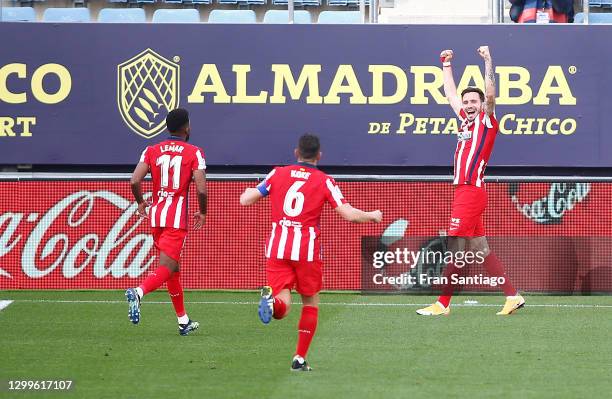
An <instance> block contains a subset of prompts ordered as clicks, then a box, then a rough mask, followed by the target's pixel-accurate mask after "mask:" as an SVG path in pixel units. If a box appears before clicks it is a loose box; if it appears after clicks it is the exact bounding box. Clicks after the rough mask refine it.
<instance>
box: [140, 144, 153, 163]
mask: <svg viewBox="0 0 612 399" xmlns="http://www.w3.org/2000/svg"><path fill="white" fill-rule="evenodd" d="M139 162H144V163H146V164H147V165H149V166H151V159H150V156H149V147H147V148H145V149H144V150H143V151H142V154H140V161H139Z"/></svg>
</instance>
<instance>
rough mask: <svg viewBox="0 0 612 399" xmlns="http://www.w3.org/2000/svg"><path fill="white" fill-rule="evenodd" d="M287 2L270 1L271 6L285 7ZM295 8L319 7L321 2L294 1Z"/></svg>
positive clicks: (317, 0) (282, 0)
mask: <svg viewBox="0 0 612 399" xmlns="http://www.w3.org/2000/svg"><path fill="white" fill-rule="evenodd" d="M287 3H288V2H287V0H272V4H273V5H275V6H286V5H287ZM293 5H294V6H295V7H304V6H314V7H319V6H320V5H321V0H295V1H294V2H293Z"/></svg>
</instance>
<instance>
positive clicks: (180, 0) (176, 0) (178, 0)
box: [164, 0, 183, 4]
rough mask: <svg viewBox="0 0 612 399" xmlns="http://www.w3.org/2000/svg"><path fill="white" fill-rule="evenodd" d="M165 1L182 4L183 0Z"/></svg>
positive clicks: (165, 0) (166, 1)
mask: <svg viewBox="0 0 612 399" xmlns="http://www.w3.org/2000/svg"><path fill="white" fill-rule="evenodd" d="M164 3H169V4H182V3H183V0H164Z"/></svg>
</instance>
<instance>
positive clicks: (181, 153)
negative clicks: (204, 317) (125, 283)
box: [125, 108, 208, 335]
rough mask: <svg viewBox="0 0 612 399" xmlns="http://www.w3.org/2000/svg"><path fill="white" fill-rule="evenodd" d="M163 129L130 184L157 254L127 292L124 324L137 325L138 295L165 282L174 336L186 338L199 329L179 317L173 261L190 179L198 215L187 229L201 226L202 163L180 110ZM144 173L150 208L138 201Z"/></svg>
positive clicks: (181, 303) (181, 232) (179, 296)
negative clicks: (175, 322)
mask: <svg viewBox="0 0 612 399" xmlns="http://www.w3.org/2000/svg"><path fill="white" fill-rule="evenodd" d="M166 126H167V128H168V131H169V132H170V136H169V137H167V138H166V139H165V140H164V141H162V142H161V143H159V144H155V145H152V146H149V147H147V148H145V150H144V151H143V152H142V155H141V157H140V162H139V163H138V165H136V169H135V170H134V173H133V174H132V179H131V186H132V193H133V194H134V198H135V199H136V202H137V203H138V210H137V213H138V215H139V216H140V217H144V218H148V219H149V220H150V221H151V232H152V234H153V240H154V242H155V247H156V248H157V249H158V250H159V266H158V267H157V269H155V271H153V272H152V273H151V274H149V276H148V277H147V278H145V280H144V281H143V282H142V283H141V284H140V286H138V287H136V288H129V289H128V290H127V291H126V292H125V296H126V298H127V301H128V316H129V318H130V321H131V322H132V323H134V324H138V322H139V321H140V302H141V301H142V298H143V296H145V295H147V294H148V293H150V292H153V291H155V290H156V289H158V288H159V287H161V286H162V284H164V283H166V284H167V286H168V294H170V299H171V300H172V305H173V306H174V310H175V311H176V316H177V318H178V330H179V334H180V335H188V334H189V333H190V332H192V331H194V330H196V329H197V328H198V327H199V326H200V324H199V323H198V322H197V321H193V320H191V319H190V318H189V317H188V316H187V313H185V304H184V301H183V287H182V286H181V272H180V271H179V261H180V257H181V250H182V249H183V245H184V243H185V237H186V236H187V229H188V228H189V226H188V225H189V220H188V214H187V200H188V195H187V194H188V190H189V185H190V183H191V180H192V179H193V180H194V181H195V185H196V191H197V197H198V204H199V211H198V212H196V213H195V214H194V216H193V218H194V225H193V229H194V230H198V229H200V228H201V227H202V226H203V225H204V223H205V222H206V206H207V202H208V195H207V190H206V173H205V169H206V162H205V161H204V154H203V152H202V150H201V149H200V148H198V147H196V146H194V145H191V144H188V143H187V141H189V136H190V132H191V128H190V126H189V113H188V112H187V111H186V110H184V109H182V108H177V109H175V110H173V111H171V112H170V113H169V114H168V116H167V117H166ZM148 172H151V178H152V180H153V203H152V204H149V203H148V202H147V201H145V200H144V198H143V196H142V180H143V179H144V178H145V176H146V175H147V173H148ZM149 206H150V209H149V212H148V215H147V208H148V207H149Z"/></svg>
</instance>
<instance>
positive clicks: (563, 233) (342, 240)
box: [0, 180, 612, 293]
mask: <svg viewBox="0 0 612 399" xmlns="http://www.w3.org/2000/svg"><path fill="white" fill-rule="evenodd" d="M254 184H255V182H254V181H209V196H210V200H209V215H208V218H207V224H206V226H205V228H204V229H202V230H200V231H197V232H190V233H189V235H188V237H187V241H186V245H185V248H184V250H183V254H182V262H181V270H182V278H183V285H184V287H185V288H188V289H252V288H257V287H259V286H261V285H263V284H264V283H265V273H264V264H265V259H264V245H265V242H266V239H267V236H268V233H269V228H270V221H269V216H268V214H269V204H268V203H267V201H266V200H263V201H261V202H260V203H258V204H257V205H255V206H252V207H248V208H246V207H242V206H241V205H240V204H239V200H238V199H239V196H240V193H241V192H242V191H243V190H244V188H245V187H247V186H252V185H254ZM339 185H340V188H341V190H342V191H343V193H344V195H345V197H346V198H347V199H348V200H349V202H351V203H352V204H353V205H354V206H357V207H360V208H363V209H367V210H371V209H381V210H382V211H383V213H384V220H383V223H381V224H378V225H354V224H350V223H348V222H345V221H343V220H342V219H341V218H340V217H339V216H337V215H335V214H334V212H333V210H331V209H329V208H328V209H326V210H325V212H324V215H323V217H322V221H321V225H322V232H323V237H322V242H323V256H324V261H325V274H324V289H327V290H358V289H360V288H361V284H362V281H361V277H362V276H361V266H362V259H361V256H362V252H361V239H362V237H364V236H381V235H382V234H383V232H384V231H385V230H386V229H387V228H388V227H389V226H390V225H392V224H393V223H397V221H398V220H401V221H405V225H406V226H407V227H406V228H405V229H404V231H402V234H404V235H405V236H406V237H407V238H409V237H430V239H431V240H436V239H439V237H440V236H444V234H445V231H446V228H447V225H448V219H449V214H450V205H451V200H452V190H453V189H452V186H451V185H450V184H449V183H443V182H401V181H380V182H378V181H376V182H374V181H368V182H355V181H344V182H342V181H340V182H339ZM145 188H148V187H145ZM487 190H488V193H489V205H488V208H487V211H486V214H485V228H486V232H487V236H488V237H489V242H490V246H491V248H492V250H493V251H495V252H496V253H497V255H498V257H499V258H500V259H501V260H502V262H504V263H505V265H506V268H507V274H508V275H509V277H510V278H512V280H513V282H514V285H515V286H517V287H518V288H519V289H521V290H525V291H547V292H548V291H550V292H584V293H588V292H612V255H611V251H610V248H612V246H611V244H612V211H611V209H612V183H489V184H488V186H487ZM0 197H1V198H2V202H1V204H0V289H118V288H125V287H130V286H134V285H135V284H136V283H137V282H139V281H140V280H141V279H142V278H143V277H144V276H145V275H146V273H147V272H148V271H149V270H151V269H152V268H154V267H156V262H157V251H156V249H155V247H154V246H153V240H152V237H151V236H150V234H149V228H148V225H147V222H146V221H143V220H140V219H138V218H137V217H136V216H135V210H136V207H135V204H134V203H133V201H132V199H131V194H130V188H129V183H128V182H127V181H124V180H116V181H90V180H83V181H58V180H45V181H20V182H1V183H0ZM190 205H191V209H193V210H195V194H193V193H192V197H191V198H190ZM402 223H403V222H402ZM424 244H425V243H424ZM470 288H473V289H479V290H480V289H484V290H488V288H483V287H468V289H470Z"/></svg>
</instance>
